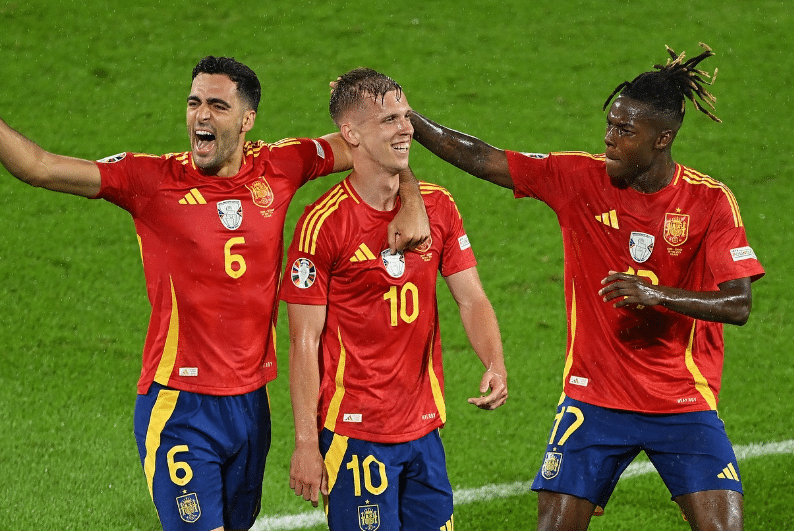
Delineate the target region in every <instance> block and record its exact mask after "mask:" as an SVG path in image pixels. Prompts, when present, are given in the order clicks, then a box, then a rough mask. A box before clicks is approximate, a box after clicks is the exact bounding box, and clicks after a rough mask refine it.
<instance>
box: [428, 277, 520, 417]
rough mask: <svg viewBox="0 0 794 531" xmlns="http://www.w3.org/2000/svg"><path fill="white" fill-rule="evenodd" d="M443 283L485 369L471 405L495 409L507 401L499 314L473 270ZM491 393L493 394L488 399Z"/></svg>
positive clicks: (505, 370) (447, 278)
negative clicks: (454, 303) (477, 392)
mask: <svg viewBox="0 0 794 531" xmlns="http://www.w3.org/2000/svg"><path fill="white" fill-rule="evenodd" d="M444 280H446V282H447V286H449V291H450V293H452V297H453V298H454V299H455V302H457V303H458V307H459V309H460V320H461V321H462V322H463V328H464V330H465V331H466V336H467V337H468V338H469V342H470V343H471V346H472V348H473V349H474V352H476V353H477V356H478V357H479V358H480V361H481V362H482V364H483V365H484V366H485V373H484V374H483V377H482V380H481V381H480V396H479V397H476V398H469V403H470V404H474V405H476V406H477V407H479V408H481V409H496V408H498V407H499V406H501V405H502V404H504V403H505V401H506V400H507V369H506V368H505V361H504V356H503V354H502V337H501V335H500V333H499V324H498V323H497V321H496V314H495V313H494V311H493V307H492V306H491V302H490V301H489V300H488V296H487V295H486V294H485V291H484V290H483V288H482V283H481V282H480V276H479V275H478V274H477V268H475V267H471V268H469V269H466V270H464V271H461V272H459V273H455V274H454V275H450V276H448V277H445V278H444ZM489 389H490V390H491V392H490V394H487V395H486V394H485V393H487V392H488V390H489Z"/></svg>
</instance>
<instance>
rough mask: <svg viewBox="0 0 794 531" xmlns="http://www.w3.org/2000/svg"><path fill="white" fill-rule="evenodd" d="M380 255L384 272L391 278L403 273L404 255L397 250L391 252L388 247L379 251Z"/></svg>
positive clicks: (398, 276)
mask: <svg viewBox="0 0 794 531" xmlns="http://www.w3.org/2000/svg"><path fill="white" fill-rule="evenodd" d="M380 257H381V259H382V260H383V267H385V268H386V272H387V273H388V274H389V275H390V276H391V277H393V278H400V277H401V276H403V273H405V255H404V254H403V253H400V252H397V253H394V254H391V251H390V250H389V249H386V250H384V251H381V252H380Z"/></svg>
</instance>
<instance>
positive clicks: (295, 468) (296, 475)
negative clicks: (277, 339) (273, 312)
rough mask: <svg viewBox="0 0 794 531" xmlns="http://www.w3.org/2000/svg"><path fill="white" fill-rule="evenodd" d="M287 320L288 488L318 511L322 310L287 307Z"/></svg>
mask: <svg viewBox="0 0 794 531" xmlns="http://www.w3.org/2000/svg"><path fill="white" fill-rule="evenodd" d="M287 314H288V317H289V339H290V344H289V392H290V400H291V401H292V416H293V419H294V421H295V450H294V451H293V453H292V459H291V460H290V467H289V487H290V488H291V489H292V490H294V491H295V494H296V495H297V496H302V497H303V499H304V500H306V501H310V502H311V503H312V505H313V506H315V507H317V503H318V500H319V498H320V496H319V495H320V493H322V494H325V495H327V494H328V473H327V471H326V469H325V464H324V462H323V458H322V455H320V443H319V439H318V436H317V403H318V401H319V397H320V363H319V355H320V350H319V349H320V334H321V333H322V330H323V325H324V324H325V314H326V307H325V306H313V305H304V304H287Z"/></svg>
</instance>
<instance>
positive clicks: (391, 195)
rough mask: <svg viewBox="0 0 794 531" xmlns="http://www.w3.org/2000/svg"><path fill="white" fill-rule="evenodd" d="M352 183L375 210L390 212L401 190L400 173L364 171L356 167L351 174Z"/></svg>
mask: <svg viewBox="0 0 794 531" xmlns="http://www.w3.org/2000/svg"><path fill="white" fill-rule="evenodd" d="M350 184H351V185H353V188H354V189H355V190H356V192H357V193H358V195H359V196H361V199H363V200H364V202H365V203H367V204H368V205H369V206H371V207H372V208H374V209H375V210H380V211H382V212H388V211H390V210H394V207H395V206H396V205H397V196H398V194H399V191H400V176H399V174H393V175H392V174H389V173H388V172H384V171H374V172H372V173H368V174H365V173H362V172H360V171H359V169H358V168H356V167H354V168H353V172H352V173H351V174H350Z"/></svg>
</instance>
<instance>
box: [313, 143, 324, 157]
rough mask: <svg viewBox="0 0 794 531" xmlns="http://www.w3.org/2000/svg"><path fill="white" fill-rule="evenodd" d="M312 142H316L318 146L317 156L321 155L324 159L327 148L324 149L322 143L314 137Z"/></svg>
mask: <svg viewBox="0 0 794 531" xmlns="http://www.w3.org/2000/svg"><path fill="white" fill-rule="evenodd" d="M312 142H314V145H315V146H317V156H318V157H320V158H321V159H324V158H325V150H324V149H323V146H322V144H320V143H319V142H318V141H316V140H315V139H313V138H312Z"/></svg>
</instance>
